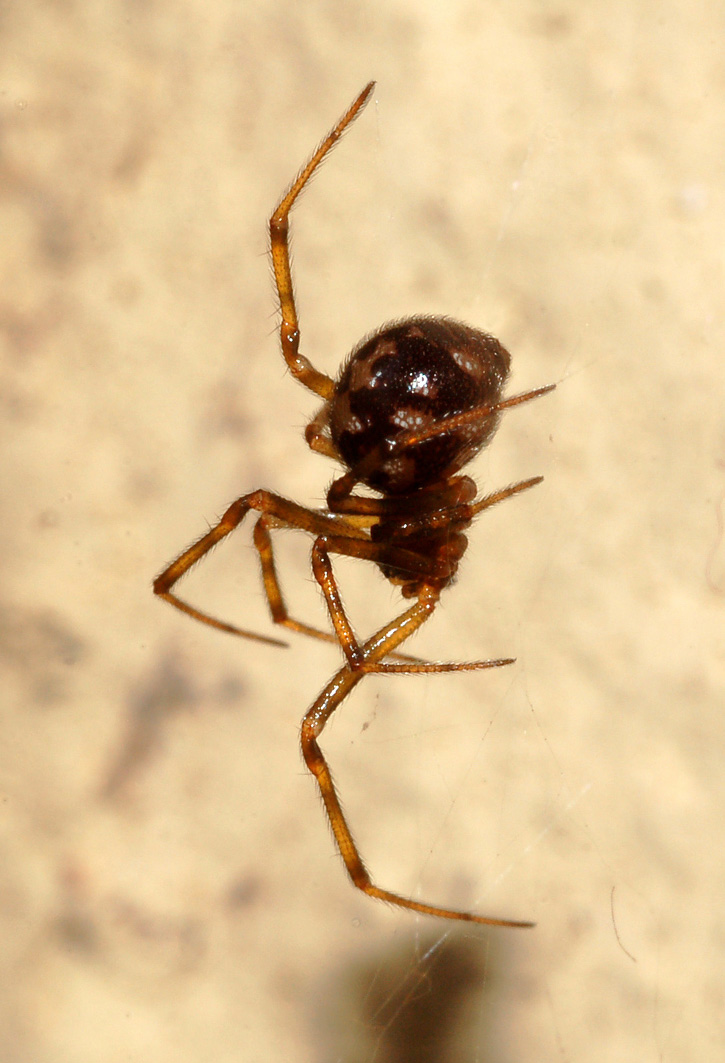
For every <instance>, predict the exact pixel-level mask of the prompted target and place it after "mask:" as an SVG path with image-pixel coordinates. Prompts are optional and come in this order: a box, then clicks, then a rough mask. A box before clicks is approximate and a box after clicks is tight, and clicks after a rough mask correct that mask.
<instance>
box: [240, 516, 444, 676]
mask: <svg viewBox="0 0 725 1063" xmlns="http://www.w3.org/2000/svg"><path fill="white" fill-rule="evenodd" d="M254 545H255V546H256V548H257V553H258V554H259V560H260V562H261V566H262V581H263V583H264V591H265V594H266V595H267V602H268V604H269V610H270V612H271V614H272V620H273V621H274V622H275V624H282V625H283V626H284V627H286V628H289V630H290V631H296V632H298V634H300V635H307V636H308V637H310V638H316V639H321V640H322V641H324V642H334V643H335V644H337V643H339V642H340V636H339V634H338V633H336V634H333V633H332V632H331V631H320V629H319V628H316V627H311V626H310V625H309V624H303V623H301V622H300V621H299V620H294V619H293V618H292V617H291V616H290V615H289V613H288V611H287V603H286V602H285V600H284V596H283V594H282V588H281V586H280V583H279V577H278V576H277V568H276V565H275V561H274V551H273V549H272V537H271V535H270V534H269V524H268V522H267V518H266V517H265V516H264V515H262V516H261V517H260V518H259V520H258V521H257V523H256V524H255V525H254ZM392 656H393V657H395V658H397V659H398V660H401V661H409V662H411V663H417V664H421V665H422V664H423V662H422V661H420V659H419V658H418V657H409V656H408V655H407V654H404V653H393V654H392ZM402 667H405V666H402Z"/></svg>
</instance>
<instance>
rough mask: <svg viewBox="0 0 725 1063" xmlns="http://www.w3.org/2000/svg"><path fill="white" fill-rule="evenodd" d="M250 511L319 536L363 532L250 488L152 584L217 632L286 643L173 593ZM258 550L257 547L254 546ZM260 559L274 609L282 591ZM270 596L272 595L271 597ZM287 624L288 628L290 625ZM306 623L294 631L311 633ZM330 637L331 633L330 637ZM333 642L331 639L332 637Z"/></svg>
mask: <svg viewBox="0 0 725 1063" xmlns="http://www.w3.org/2000/svg"><path fill="white" fill-rule="evenodd" d="M250 509H252V510H256V511H257V512H259V513H262V514H266V515H268V516H269V517H271V518H273V519H274V522H275V523H276V524H277V525H281V526H286V527H290V528H298V529H300V530H301V531H307V532H311V533H312V534H314V535H319V534H322V533H324V532H325V531H328V532H335V533H336V534H337V535H340V533H341V532H343V533H347V534H349V535H351V536H353V537H355V536H357V535H360V534H362V533H361V532H360V531H358V529H357V528H355V527H353V526H352V525H350V526H348V525H347V524H344V523H341V522H340V520H339V519H335V518H333V517H328V516H326V515H325V514H324V513H316V512H315V511H314V510H310V509H306V508H305V507H304V506H299V505H297V503H296V502H290V501H289V499H286V498H282V497H281V496H280V495H275V494H272V493H271V492H270V491H253V492H252V493H251V494H249V495H243V496H242V497H241V498H238V499H237V500H236V502H233V503H232V504H231V506H229V508H228V509H227V511H226V513H225V514H224V516H223V517H222V518H221V520H220V521H219V522H218V523H217V524H215V525H214V527H213V528H211V529H210V530H209V531H208V532H207V533H206V535H202V537H201V538H200V539H198V540H197V541H196V542H195V543H192V545H191V546H190V547H189V548H188V549H187V550H184V552H183V553H182V554H180V555H179V556H178V557H177V558H176V560H175V561H172V562H171V564H170V565H169V566H168V567H167V568H165V569H164V571H163V572H161V573H160V574H159V575H158V576H157V577H156V579H155V580H154V583H153V588H154V593H155V594H158V596H159V597H160V598H163V599H164V600H165V601H167V602H169V603H170V604H171V605H173V606H175V608H177V609H180V610H181V612H182V613H186V614H187V615H188V616H191V617H193V619H194V620H199V621H200V622H201V623H203V624H208V625H209V626H210V627H213V628H216V629H217V630H218V631H226V632H228V633H229V634H230V635H238V636H240V637H242V638H246V639H252V640H254V641H255V642H265V643H267V644H269V645H271V646H286V645H287V643H286V642H282V641H281V640H280V639H275V638H271V637H269V636H268V635H259V634H257V633H256V632H253V631H247V630H246V629H244V628H240V627H237V625H236V624H228V623H226V622H225V621H223V620H218V619H217V618H216V617H214V616H211V615H210V614H209V613H205V612H203V611H202V610H200V609H197V608H196V607H195V606H193V605H189V603H188V602H186V601H184V600H183V599H182V598H179V597H178V595H177V594H175V593H173V590H172V589H173V587H174V586H175V584H176V583H178V581H179V580H180V579H181V578H182V577H183V576H185V575H186V573H187V572H188V571H189V570H190V569H192V568H193V567H194V565H196V564H197V562H199V561H201V559H202V558H203V557H205V556H206V554H208V553H209V551H210V550H211V549H212V548H213V547H215V546H216V545H217V543H220V542H221V541H222V540H223V539H226V537H227V536H228V535H230V534H231V533H232V532H233V531H234V530H235V529H236V528H238V527H239V525H240V524H241V523H242V521H243V520H244V518H245V516H246V515H247V513H248V512H249V511H250ZM257 549H258V550H259V547H257ZM260 558H261V559H262V574H263V579H264V587H265V592H266V593H267V598H268V601H269V604H270V609H271V610H272V611H273V616H274V608H275V605H274V604H273V601H274V599H275V591H276V594H277V597H278V598H279V599H280V600H281V594H280V593H279V585H278V583H277V580H276V575H274V574H272V576H270V574H269V572H267V573H266V575H265V569H264V564H265V561H264V558H262V554H261V552H260ZM270 595H271V597H270ZM294 623H295V622H294V621H293V622H292V624H288V625H287V626H288V627H291V626H293V624H294ZM305 629H306V625H304V624H301V625H300V626H299V628H297V629H295V630H301V631H302V632H303V634H305V633H306V634H311V633H312V632H313V631H314V629H313V628H309V630H305ZM314 637H321V638H326V637H327V636H325V635H324V634H323V633H322V632H319V633H318V634H317V635H315V636H314ZM330 638H332V636H330ZM333 641H334V640H333Z"/></svg>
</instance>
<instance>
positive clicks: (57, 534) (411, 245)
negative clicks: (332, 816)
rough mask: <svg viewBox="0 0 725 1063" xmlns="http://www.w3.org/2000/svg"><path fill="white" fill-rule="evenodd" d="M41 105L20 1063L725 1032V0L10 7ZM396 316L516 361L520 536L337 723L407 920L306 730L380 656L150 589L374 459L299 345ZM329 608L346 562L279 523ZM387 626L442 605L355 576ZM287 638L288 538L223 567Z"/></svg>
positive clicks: (23, 485) (12, 906) (347, 785)
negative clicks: (347, 843)
mask: <svg viewBox="0 0 725 1063" xmlns="http://www.w3.org/2000/svg"><path fill="white" fill-rule="evenodd" d="M2 33H3V49H2V52H3V55H2V59H0V90H1V93H0V108H1V110H2V116H3V128H4V136H3V149H2V156H1V158H0V162H1V164H2V174H1V176H0V196H1V199H0V211H1V212H2V213H1V214H0V217H1V218H2V221H1V223H0V224H1V226H2V232H3V239H2V241H0V259H1V260H2V266H3V270H2V275H3V282H2V289H1V290H0V324H1V325H2V344H3V346H2V351H1V353H0V371H1V373H2V387H1V388H0V418H1V422H0V431H1V432H2V441H3V454H4V458H3V476H2V485H1V486H0V497H1V498H2V505H3V516H2V521H1V522H0V537H1V540H2V541H1V546H0V563H1V564H2V580H1V583H0V587H1V590H0V594H2V598H3V602H2V612H1V613H0V659H1V660H2V675H3V678H2V684H1V686H2V694H1V695H0V698H1V700H2V703H3V704H2V713H1V715H0V719H1V721H2V723H1V725H0V726H1V727H2V731H1V741H0V788H1V792H2V804H1V805H0V817H1V818H2V836H3V848H2V860H1V861H0V939H1V940H2V942H3V947H2V950H0V979H1V980H2V982H3V984H4V986H5V990H4V992H3V994H2V1001H1V1002H0V1027H1V1029H0V1041H1V1043H2V1046H3V1049H2V1052H1V1053H0V1054H1V1055H2V1058H3V1059H4V1060H9V1061H12V1063H97V1061H101V1060H102V1061H103V1063H126V1061H128V1060H144V1061H153V1063H166V1061H167V1060H168V1061H172V1060H173V1061H174V1063H200V1061H207V1060H209V1061H212V1060H213V1061H214V1063H245V1061H247V1060H249V1061H252V1060H254V1061H258V1060H265V1061H266V1060H270V1061H271V1060H285V1061H286V1063H303V1061H304V1063H308V1061H310V1063H333V1061H336V1060H341V1061H343V1063H373V1061H375V1063H403V1061H406V1063H410V1061H414V1063H415V1061H419V1060H420V1061H423V1060H426V1061H431V1063H432V1061H433V1060H435V1061H436V1063H463V1061H466V1063H468V1061H478V1060H481V1061H483V1060H486V1061H489V1060H492V1061H496V1063H513V1061H517V1063H520V1061H525V1060H526V1061H528V1060H532V1061H533V1060H537V1061H539V1060H544V1059H545V1060H571V1061H574V1060H587V1063H599V1061H601V1063H604V1061H607V1063H609V1061H611V1060H613V1059H627V1060H659V1061H667V1063H670V1061H680V1060H681V1061H683V1063H684V1061H686V1060H687V1061H689V1060H693V1059H697V1060H699V1061H700V1063H707V1061H709V1060H715V1059H717V1058H720V1053H721V1051H722V1043H723V1040H725V1028H724V1026H723V1023H724V1020H723V1014H724V1009H723V999H722V996H723V989H722V986H723V981H722V970H723V941H724V940H725V922H724V919H723V914H722V897H723V893H724V892H725V857H724V856H723V848H722V844H721V837H722V823H723V817H724V816H725V807H724V805H725V783H723V773H722V767H721V761H722V755H721V751H722V744H723V743H722V736H723V717H722V690H723V673H724V670H725V667H724V655H723V637H722V635H723V614H724V612H725V547H724V546H723V538H722V537H723V522H724V520H725V510H724V507H725V502H724V499H725V382H724V381H725V377H724V374H723V368H722V351H723V349H724V348H725V336H724V335H723V333H724V331H725V329H724V325H723V316H722V305H723V298H722V290H723V268H722V255H723V237H722V234H723V231H725V200H724V199H723V191H722V190H723V168H724V165H725V164H724V162H723V159H724V156H723V150H722V145H723V139H724V128H723V125H724V120H725V86H724V85H723V80H724V78H723V64H722V40H723V35H724V34H725V25H724V24H723V9H722V5H720V4H717V3H714V2H712V0H706V2H704V3H701V4H699V5H696V10H695V11H694V13H687V12H686V11H685V7H684V5H682V4H680V3H677V2H674V0H664V2H663V0H658V2H657V3H655V2H654V0H635V2H633V3H632V2H623V0H614V2H613V3H611V2H610V3H603V2H601V0H595V2H593V3H589V4H585V5H580V4H575V3H572V2H567V0H564V2H563V3H560V4H543V5H542V4H540V3H533V2H532V3H526V2H518V0H517V2H514V3H510V4H506V5H501V4H497V3H489V2H483V3H482V2H480V0H451V2H450V3H448V4H446V5H443V4H439V3H436V2H433V0H416V2H415V3H413V2H406V0H392V2H386V3H382V2H380V0H368V2H367V3H364V4H351V3H346V2H343V3H329V2H325V0H311V2H309V3H307V4H304V5H296V4H292V3H289V2H287V3H285V2H280V0H278V2H272V3H261V2H259V0H257V2H250V3H238V2H237V3H234V2H231V0H217V2H215V3H214V4H206V3H202V2H200V0H182V2H181V3H176V4H167V3H164V2H163V0H148V2H146V3H144V4H133V3H120V2H118V0H107V2H106V3H105V4H83V3H80V2H70V0H60V2H58V3H54V4H38V3H35V4H33V3H29V4H24V5H20V4H16V5H6V6H5V9H4V13H3V16H2ZM371 77H374V78H377V80H378V87H377V90H376V93H375V97H374V100H373V101H372V102H371V105H370V106H369V108H368V110H367V111H366V113H365V114H364V115H363V116H362V117H361V119H360V121H359V123H358V124H357V125H356V127H355V128H354V129H353V130H352V131H351V133H350V135H349V137H348V138H347V139H346V140H345V142H344V144H342V145H341V146H340V147H339V149H338V150H337V151H336V153H335V154H334V156H333V157H332V158H331V159H330V160H329V161H328V162H327V164H326V165H325V167H324V169H323V171H322V172H321V173H320V174H319V175H318V177H317V179H316V180H315V182H314V186H313V187H312V188H310V189H309V191H308V192H307V194H306V195H305V196H304V198H303V200H302V201H301V202H300V204H299V209H298V211H297V213H296V214H295V215H294V217H293V238H294V248H295V259H294V264H295V269H296V286H297V292H298V296H299V307H300V316H301V323H302V341H303V349H304V351H305V353H306V354H307V355H308V356H309V357H310V358H311V359H312V360H313V361H314V362H315V363H316V364H317V365H318V366H319V367H320V368H321V369H323V370H325V371H327V372H329V373H334V372H335V369H336V366H337V365H338V363H339V362H340V360H341V359H342V357H343V356H344V354H345V352H346V351H347V350H349V348H350V347H351V346H352V345H353V344H354V343H356V342H357V340H358V339H359V338H360V337H361V336H363V335H364V334H365V333H366V332H367V331H369V330H370V329H373V328H375V327H376V326H377V325H379V324H380V323H381V322H383V321H385V320H388V319H393V318H396V317H401V316H404V315H406V314H409V313H418V312H424V313H448V314H450V315H452V316H455V317H459V318H462V319H463V320H465V321H469V322H470V323H471V324H475V325H477V326H480V327H482V328H486V329H488V330H490V331H491V332H493V333H495V334H496V335H497V336H499V337H500V338H501V340H502V341H503V342H504V343H505V344H506V346H507V347H508V348H509V349H510V350H511V351H512V354H513V374H512V381H511V385H510V393H514V392H515V391H517V390H524V389H528V388H531V387H535V386H537V385H540V384H544V383H547V382H550V381H555V382H556V383H557V384H558V387H557V390H556V391H555V392H554V393H553V394H551V395H549V396H547V397H546V398H544V399H541V400H540V401H539V402H537V403H535V404H532V405H530V406H525V407H522V408H521V409H517V410H513V411H511V412H510V413H508V414H507V415H506V417H505V419H504V422H503V423H502V425H501V428H500V430H499V432H498V434H497V436H496V438H495V439H494V441H493V443H492V444H491V445H490V447H489V448H488V449H487V451H486V452H485V454H484V455H482V456H481V457H480V458H479V459H478V460H477V462H476V464H475V467H474V468H473V470H472V471H473V474H474V475H475V476H476V478H477V480H478V481H479V483H480V484H481V487H482V489H483V490H487V489H490V488H494V487H497V486H500V485H503V484H506V483H509V482H513V481H514V480H517V479H522V478H526V477H529V476H534V475H537V474H543V475H544V476H545V481H544V483H543V484H542V485H541V486H539V487H537V488H536V490H534V491H532V492H530V493H528V494H526V495H523V496H522V497H520V498H516V499H513V500H511V501H510V502H507V503H506V505H504V506H501V507H500V509H498V510H495V511H492V512H490V513H488V514H484V515H482V516H481V518H480V519H479V521H478V522H477V524H476V525H475V526H474V528H473V529H472V530H471V532H470V537H469V538H470V546H469V551H468V554H467V556H466V558H465V559H464V562H463V565H462V568H461V575H460V579H459V581H458V583H457V585H456V586H455V587H453V588H452V589H451V590H449V591H448V592H447V594H446V596H445V598H444V603H443V606H442V607H441V609H440V611H439V614H438V615H437V616H436V618H435V619H434V620H433V621H432V622H431V623H430V625H429V630H427V631H424V632H422V633H421V635H420V637H419V638H418V640H417V641H416V644H415V650H414V652H418V653H420V654H421V655H424V656H428V657H430V658H435V659H441V660H451V659H452V660H455V659H461V660H465V659H476V658H479V657H489V656H491V657H494V656H509V655H510V656H515V657H516V658H517V662H516V664H515V665H514V666H512V667H511V668H509V669H507V670H506V671H504V670H501V671H500V672H497V673H483V674H478V675H475V674H468V675H458V676H455V675H449V676H441V677H435V676H432V677H424V678H416V679H413V678H405V677H402V678H401V677H385V678H376V679H373V678H370V679H367V680H366V681H365V682H364V683H362V684H361V686H360V687H359V688H358V689H357V690H356V691H355V693H354V695H353V696H352V697H351V699H350V701H349V703H346V705H345V706H344V708H343V709H342V710H341V712H340V716H339V719H336V720H335V721H334V723H333V725H332V726H331V728H330V732H329V734H326V735H325V738H324V741H323V744H324V746H325V748H326V750H327V751H328V752H329V754H330V758H331V762H332V766H333V770H334V772H335V776H336V779H337V781H338V783H339V784H340V787H341V791H342V796H343V800H344V803H345V807H346V809H347V811H348V813H349V814H350V818H351V822H352V825H353V828H354V829H355V832H356V834H357V837H358V840H359V842H360V845H361V848H362V850H363V853H364V855H365V856H366V858H367V860H368V862H369V864H370V867H371V869H372V871H373V872H374V874H375V877H376V878H377V879H378V880H379V881H380V883H381V884H383V885H386V886H389V887H390V888H395V889H399V890H401V891H402V892H409V893H412V894H414V895H416V896H420V897H421V898H424V899H428V900H430V901H433V902H440V903H448V904H451V905H458V906H462V907H470V908H474V909H476V910H479V911H484V912H490V913H491V914H501V915H508V916H512V917H520V918H531V919H535V920H536V921H537V924H538V925H537V927H536V929H535V930H532V931H505V930H491V931H486V930H484V929H470V930H468V931H467V932H466V933H464V934H462V935H460V934H453V933H452V932H451V929H450V927H448V926H447V925H446V924H442V923H435V922H433V921H431V920H425V919H417V918H415V917H414V916H412V915H410V914H407V913H404V912H399V911H393V910H389V909H387V908H386V907H385V906H382V905H379V904H375V903H374V902H372V901H370V900H368V899H367V898H365V897H364V896H362V895H361V894H359V893H357V892H356V891H355V890H353V889H352V888H351V887H350V886H349V884H348V882H347V881H346V878H345V876H344V874H343V871H342V868H341V867H340V866H339V861H338V860H337V858H336V857H335V856H334V854H333V848H332V842H331V839H330V837H329V832H328V830H327V828H326V825H325V823H324V819H323V815H322V811H321V808H320V807H319V800H318V798H317V795H316V793H315V790H314V785H313V783H312V781H311V780H310V779H309V778H308V777H307V776H306V774H305V772H304V771H303V770H302V766H301V761H300V757H299V753H298V747H297V728H298V722H299V719H300V717H301V715H302V713H303V711H304V709H305V707H306V705H307V704H308V703H309V702H311V700H312V699H313V697H314V696H315V695H316V693H317V691H318V690H319V689H320V688H321V686H322V685H323V683H324V682H325V680H326V679H327V678H328V676H329V675H331V674H332V672H333V670H334V669H335V668H336V667H337V666H338V659H339V655H338V653H337V651H336V650H335V649H334V648H329V647H326V646H324V645H317V644H309V643H307V642H305V641H304V640H300V639H294V638H292V639H290V642H291V645H290V648H289V649H287V650H281V649H274V648H268V647H265V646H259V645H254V644H251V643H244V642H240V641H236V642H235V640H234V639H233V638H231V637H228V636H224V635H222V634H218V633H217V632H214V631H211V630H207V629H205V628H203V627H202V626H200V625H197V624H194V623H193V622H192V621H190V620H188V619H186V618H184V617H183V616H182V615H181V614H180V613H176V612H174V611H173V610H172V609H170V608H169V607H168V606H165V605H164V604H163V603H161V602H159V601H156V600H154V598H153V596H152V595H151V591H150V582H151V579H152V578H153V576H154V575H155V573H156V572H157V571H159V570H160V569H161V568H162V566H163V565H164V564H165V563H166V562H167V561H169V560H170V559H171V558H172V557H173V556H174V555H175V553H178V552H179V551H180V550H181V549H182V548H183V547H184V546H185V545H186V544H187V543H189V542H190V541H191V540H193V539H194V538H195V537H196V536H198V535H199V534H201V533H202V532H203V531H205V530H206V527H207V524H208V523H211V522H213V521H214V520H215V519H216V517H217V516H218V515H220V514H221V513H222V512H223V510H224V508H225V507H226V505H227V504H228V503H229V502H230V501H231V500H232V499H233V498H235V497H236V496H238V495H241V494H243V493H245V492H247V491H250V490H252V489H254V488H257V487H268V488H270V489H273V490H276V491H279V492H281V493H283V494H286V495H289V496H291V497H293V498H295V499H296V500H298V501H300V502H304V503H306V504H310V505H318V504H320V502H321V500H322V499H323V497H324V491H325V488H326V486H327V484H328V483H329V480H330V479H331V477H332V475H333V468H332V466H331V464H330V462H329V461H327V460H326V459H323V458H321V457H317V456H315V455H313V454H311V453H310V452H309V451H308V450H307V449H306V447H305V445H304V442H303V439H302V435H301V429H302V427H303V425H304V424H305V422H306V420H307V419H309V417H310V416H312V414H313V413H314V412H315V410H316V405H315V400H314V398H313V397H312V396H310V395H309V394H308V393H307V392H305V391H304V389H302V388H300V387H299V386H298V385H297V384H296V383H295V382H294V381H293V380H291V379H290V377H289V375H288V374H287V373H286V371H285V369H284V365H283V362H282V359H281V357H280V355H279V351H278V342H277V338H276V335H275V331H274V330H275V301H274V298H273V294H272V290H271V283H270V278H269V269H268V264H267V261H266V260H265V254H266V231H265V227H266V219H267V216H268V214H269V211H270V209H271V208H272V207H273V205H274V203H275V201H276V198H277V197H278V196H279V194H280V193H281V191H282V190H283V188H284V186H285V185H286V183H287V182H288V181H289V180H290V179H291V178H292V176H293V174H294V173H295V172H296V169H297V167H298V166H299V165H300V164H301V163H302V162H303V160H304V158H305V156H306V154H307V153H308V152H309V151H310V150H311V149H312V148H313V146H314V145H315V144H316V143H317V141H318V140H319V139H320V138H321V137H322V135H323V134H324V132H325V131H326V129H327V128H328V127H329V126H330V125H331V124H332V122H333V121H334V120H335V118H336V117H337V116H338V115H339V114H340V113H341V112H342V111H343V109H344V108H345V106H346V105H347V104H348V102H349V101H350V100H351V99H352V98H353V96H354V95H355V94H356V92H357V91H358V90H359V89H360V88H361V87H362V85H363V84H364V83H365V82H366V81H367V80H369V79H370V78H371ZM278 540H279V565H280V570H281V572H282V575H283V580H284V585H285V588H286V591H287V593H288V596H289V601H290V605H291V607H292V609H293V611H294V613H295V615H298V616H300V617H301V618H303V619H309V620H310V621H311V622H314V623H318V624H320V623H324V616H323V613H322V610H321V606H320V602H319V600H318V595H317V593H316V588H315V586H314V585H313V583H312V579H311V575H310V569H309V543H308V542H307V541H306V539H305V537H304V536H302V535H299V534H297V533H294V534H293V533H279V535H278ZM337 570H338V572H339V574H340V581H341V585H342V587H343V591H344V594H345V601H346V603H347V604H348V606H349V610H350V615H351V617H352V618H353V621H354V623H355V625H356V627H357V629H358V630H359V631H360V633H361V634H362V635H366V634H367V633H369V632H370V631H372V630H374V628H375V625H376V624H380V623H382V622H384V621H385V620H387V619H388V618H390V617H392V616H393V615H395V612H396V611H397V610H399V609H400V608H401V605H400V599H399V596H398V595H397V593H396V592H395V590H394V589H393V588H391V587H389V586H388V585H387V584H386V583H385V582H384V580H383V579H382V577H380V576H379V575H377V574H376V573H375V572H373V570H372V569H371V568H370V567H369V566H366V565H364V564H361V563H354V562H340V563H339V564H338V566H337ZM184 589H185V591H186V593H187V594H188V596H189V598H190V599H191V600H193V601H194V602H195V603H198V604H199V605H203V606H204V607H206V608H209V609H212V610H215V611H216V612H217V613H218V614H219V615H221V616H223V617H225V618H227V619H230V620H234V619H237V620H238V621H239V622H241V623H244V624H246V625H247V626H249V627H254V628H257V629H259V630H260V631H264V632H270V629H271V627H272V625H271V623H270V621H269V619H268V616H267V612H266V607H265V603H264V599H263V596H262V593H261V589H260V586H259V580H258V575H257V571H256V559H255V555H254V552H253V549H252V546H251V540H250V529H249V528H247V527H245V528H243V529H242V530H241V531H239V532H238V533H237V535H236V536H235V537H234V538H233V539H232V540H230V541H229V542H227V543H225V544H224V545H223V546H222V547H221V548H220V549H219V550H217V551H216V552H215V553H214V554H213V556H212V557H211V558H209V560H208V563H207V564H206V565H205V566H204V568H203V570H201V571H199V572H198V574H197V573H194V575H193V576H192V577H190V578H189V580H188V584H186V585H185V588H184Z"/></svg>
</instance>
